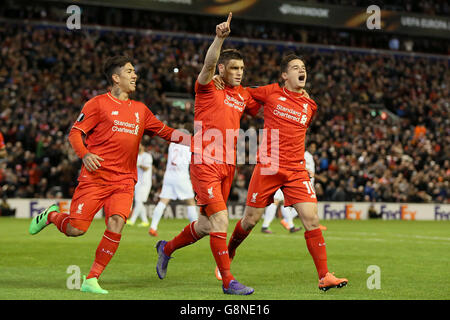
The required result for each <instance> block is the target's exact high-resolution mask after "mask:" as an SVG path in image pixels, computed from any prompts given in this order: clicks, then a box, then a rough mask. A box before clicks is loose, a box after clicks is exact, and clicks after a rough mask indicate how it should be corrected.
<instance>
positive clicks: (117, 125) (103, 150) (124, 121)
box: [72, 92, 190, 183]
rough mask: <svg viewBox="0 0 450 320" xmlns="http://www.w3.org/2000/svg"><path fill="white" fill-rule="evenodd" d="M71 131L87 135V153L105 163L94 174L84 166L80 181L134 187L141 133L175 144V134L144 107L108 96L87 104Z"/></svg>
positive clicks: (93, 99)
mask: <svg viewBox="0 0 450 320" xmlns="http://www.w3.org/2000/svg"><path fill="white" fill-rule="evenodd" d="M72 130H81V131H82V132H83V133H84V134H85V135H86V138H85V143H86V147H87V149H88V150H89V152H90V153H93V154H96V155H98V156H100V157H101V158H103V159H104V161H101V162H100V164H101V167H100V168H99V169H97V170H96V171H94V172H89V171H88V170H87V169H86V168H85V167H84V165H83V166H82V167H81V172H80V176H79V177H78V180H79V181H96V182H100V183H105V182H108V183H128V182H130V183H135V182H136V181H137V168H136V162H137V155H138V151H139V143H140V142H141V139H142V135H143V134H144V131H145V132H146V133H147V134H150V135H152V136H153V135H158V136H160V137H162V138H163V139H165V140H168V141H177V134H174V135H172V133H173V132H174V131H176V130H174V129H172V128H170V127H167V126H166V125H165V124H164V123H162V122H161V121H159V120H158V119H157V118H156V117H155V116H154V114H153V113H152V112H151V111H150V110H149V109H148V108H147V106H146V105H145V104H143V103H141V102H138V101H134V100H130V99H129V100H127V101H121V100H118V99H116V98H115V97H113V96H112V95H111V93H109V92H108V93H106V94H102V95H98V96H96V97H94V98H92V99H90V100H89V101H88V102H86V104H85V105H84V107H83V109H82V110H81V114H80V116H79V117H78V119H77V120H76V122H75V124H74V125H73V127H72ZM176 133H178V131H176ZM172 136H173V137H172ZM182 136H183V137H184V138H186V137H185V135H182ZM178 137H179V135H178ZM178 140H180V139H178ZM189 143H190V138H189ZM126 180H128V181H126ZM133 180H134V182H133Z"/></svg>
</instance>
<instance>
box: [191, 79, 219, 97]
mask: <svg viewBox="0 0 450 320" xmlns="http://www.w3.org/2000/svg"><path fill="white" fill-rule="evenodd" d="M215 90H216V87H215V86H214V81H213V80H211V81H210V82H209V83H208V84H200V83H199V82H198V81H195V93H202V94H212V93H213V92H214V91H215Z"/></svg>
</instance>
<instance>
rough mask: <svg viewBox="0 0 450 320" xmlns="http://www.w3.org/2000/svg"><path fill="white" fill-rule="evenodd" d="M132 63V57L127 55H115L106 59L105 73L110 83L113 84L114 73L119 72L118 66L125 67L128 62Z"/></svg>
mask: <svg viewBox="0 0 450 320" xmlns="http://www.w3.org/2000/svg"><path fill="white" fill-rule="evenodd" d="M128 62H129V63H132V61H131V59H130V58H128V57H126V56H114V57H110V58H108V59H106V61H105V63H104V65H103V73H104V74H105V77H106V80H108V83H109V84H110V85H113V84H114V83H113V81H112V75H113V74H115V73H118V72H119V71H118V68H121V67H123V66H124V65H126V64H127V63H128Z"/></svg>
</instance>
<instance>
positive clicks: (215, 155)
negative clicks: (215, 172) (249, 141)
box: [192, 80, 261, 165]
mask: <svg viewBox="0 0 450 320" xmlns="http://www.w3.org/2000/svg"><path fill="white" fill-rule="evenodd" d="M195 93H196V95H195V109H194V111H195V112H194V122H195V123H194V126H195V132H196V133H195V135H194V142H193V144H194V145H193V148H192V151H193V152H194V153H195V154H197V155H202V157H201V159H198V158H194V162H197V161H199V160H202V162H203V160H205V158H209V159H206V160H205V162H208V160H209V161H211V159H212V160H213V161H214V160H215V161H219V162H222V163H227V164H233V165H234V164H235V163H236V143H237V137H238V134H239V129H240V127H241V125H240V120H241V117H242V114H243V113H244V111H245V112H248V113H249V114H251V115H253V116H254V115H256V114H257V113H258V110H259V109H260V107H261V106H260V104H259V103H257V102H256V101H255V100H254V99H253V98H252V97H251V95H250V94H249V93H248V91H247V90H246V89H245V88H243V87H242V86H236V87H228V86H227V87H226V88H225V89H223V90H218V89H216V87H215V86H214V82H213V81H212V80H211V82H210V83H208V84H207V85H201V84H200V83H198V81H196V82H195ZM211 162H212V161H211Z"/></svg>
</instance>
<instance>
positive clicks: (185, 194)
mask: <svg viewBox="0 0 450 320" xmlns="http://www.w3.org/2000/svg"><path fill="white" fill-rule="evenodd" d="M190 160H191V151H190V150H189V147H187V146H184V145H181V144H176V143H171V144H170V145H169V154H168V157H167V166H166V172H165V173H164V180H163V186H162V189H161V194H160V195H159V202H158V204H157V205H156V207H155V210H153V216H152V224H151V226H150V230H149V231H148V233H149V234H150V235H151V236H154V237H156V236H158V232H157V229H158V224H159V220H161V217H162V215H163V213H164V210H165V209H166V207H167V205H168V204H169V202H170V201H171V200H177V199H178V200H184V201H185V202H186V203H187V217H188V219H189V221H191V222H192V221H195V220H197V218H198V213H197V207H196V205H195V201H194V191H193V190H192V183H191V178H190V176H189V163H190Z"/></svg>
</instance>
